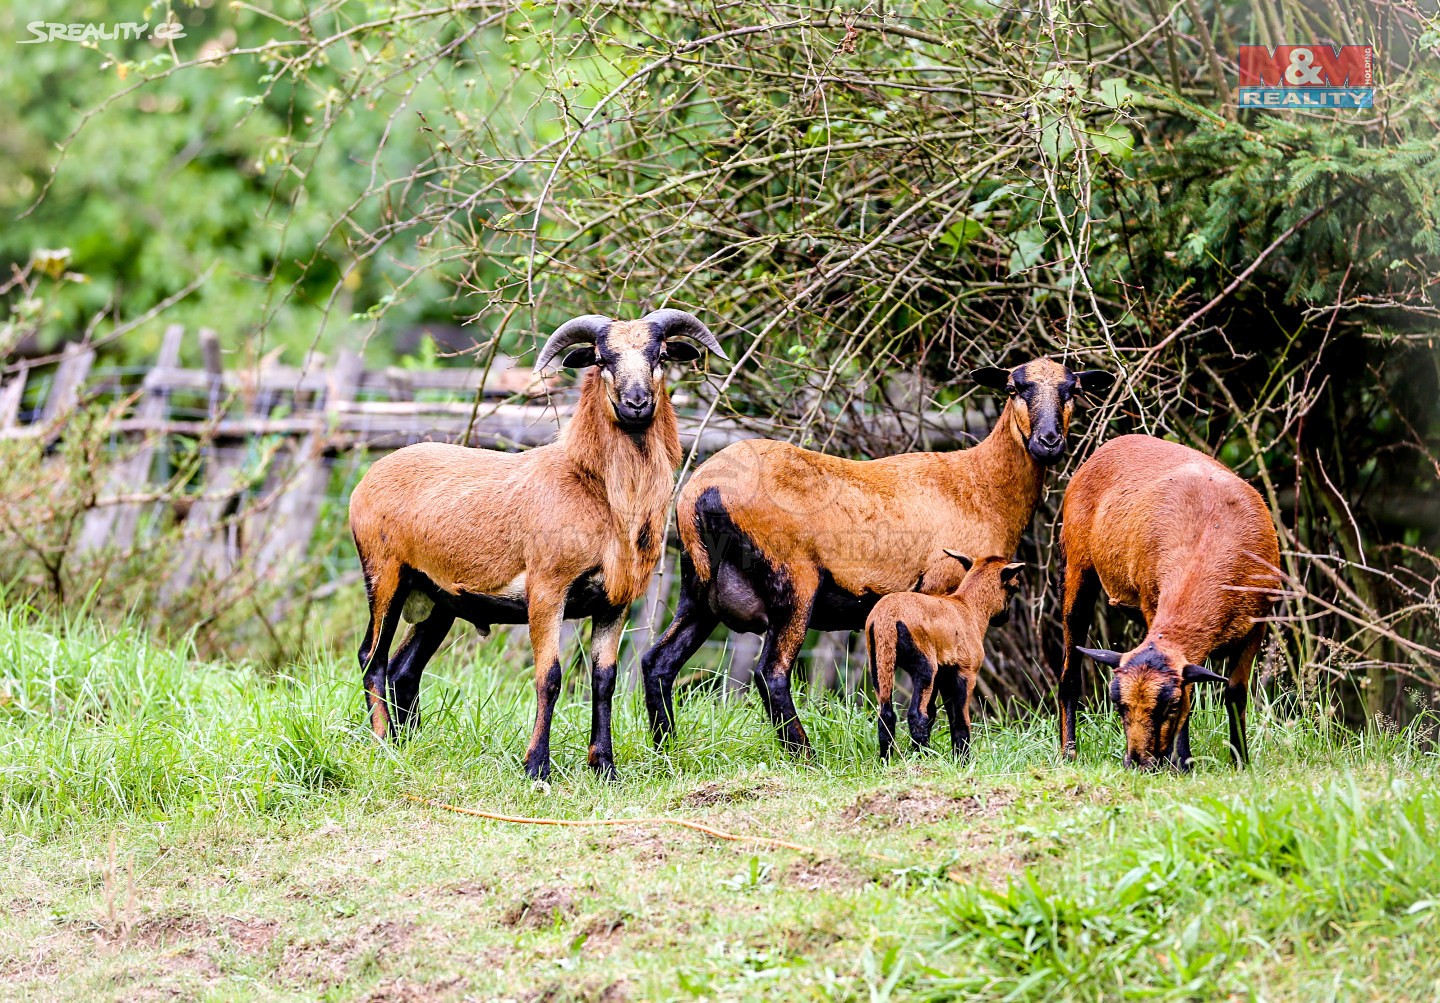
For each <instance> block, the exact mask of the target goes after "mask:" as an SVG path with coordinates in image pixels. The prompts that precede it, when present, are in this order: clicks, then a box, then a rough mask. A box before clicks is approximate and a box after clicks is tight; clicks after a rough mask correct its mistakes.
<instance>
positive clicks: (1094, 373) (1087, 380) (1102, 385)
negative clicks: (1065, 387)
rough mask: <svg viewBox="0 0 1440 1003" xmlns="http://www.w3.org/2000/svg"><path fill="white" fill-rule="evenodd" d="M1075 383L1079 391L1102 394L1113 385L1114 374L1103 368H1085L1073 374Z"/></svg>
mask: <svg viewBox="0 0 1440 1003" xmlns="http://www.w3.org/2000/svg"><path fill="white" fill-rule="evenodd" d="M1075 385H1076V386H1077V387H1079V388H1080V392H1081V393H1087V394H1103V393H1104V392H1105V391H1107V390H1109V389H1110V388H1111V387H1113V386H1114V385H1115V374H1114V373H1107V372H1106V371H1105V370H1103V369H1086V370H1084V371H1082V372H1078V373H1076V374H1075Z"/></svg>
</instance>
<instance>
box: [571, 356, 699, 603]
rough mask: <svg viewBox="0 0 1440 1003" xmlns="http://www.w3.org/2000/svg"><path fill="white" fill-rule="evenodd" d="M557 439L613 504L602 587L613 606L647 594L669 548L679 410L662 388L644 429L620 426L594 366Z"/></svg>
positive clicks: (582, 385) (592, 482) (608, 502)
mask: <svg viewBox="0 0 1440 1003" xmlns="http://www.w3.org/2000/svg"><path fill="white" fill-rule="evenodd" d="M560 441H561V443H563V444H564V447H565V455H566V457H567V458H568V459H569V461H570V463H571V464H572V465H573V466H574V467H575V469H576V470H578V471H579V472H580V474H581V475H582V477H583V478H584V479H585V480H586V481H588V482H589V483H590V484H591V485H592V488H593V490H595V491H596V492H597V493H598V494H601V495H603V496H604V498H605V501H606V504H607V505H608V507H609V509H610V514H611V527H610V528H611V539H610V540H609V541H608V542H607V544H606V547H605V556H604V560H603V562H602V571H603V573H604V576H605V590H606V592H607V593H608V594H609V597H610V601H611V602H612V603H613V604H615V605H616V606H623V605H628V604H629V603H631V602H633V601H634V600H635V599H636V598H638V597H639V596H640V595H642V594H643V593H644V592H645V589H646V587H647V586H648V585H649V583H650V575H651V574H652V573H653V572H654V570H655V562H656V561H658V560H659V559H660V552H661V550H662V549H663V548H664V545H665V513H666V509H667V508H668V507H669V504H670V494H671V492H672V490H673V489H674V487H675V471H676V470H677V469H678V468H679V466H680V458H681V451H680V431H679V427H678V425H677V424H676V421H675V409H674V408H673V407H672V406H671V404H670V398H669V396H668V395H667V394H666V393H664V392H661V393H659V394H657V395H656V398H655V416H654V418H653V419H652V420H651V422H650V426H649V427H648V428H647V429H646V430H645V431H644V432H641V433H635V434H632V433H629V432H625V431H622V430H621V429H620V428H619V427H618V426H617V425H616V424H615V422H614V419H613V417H612V416H611V412H610V407H609V405H608V404H607V403H606V400H605V387H604V386H603V385H602V384H601V381H600V373H599V370H598V369H592V370H590V372H588V373H586V374H585V379H584V381H583V382H582V383H581V387H580V400H579V402H578V403H577V404H576V405H575V413H574V416H573V417H571V419H570V423H569V424H568V425H566V426H565V429H564V430H563V431H562V432H561V433H560Z"/></svg>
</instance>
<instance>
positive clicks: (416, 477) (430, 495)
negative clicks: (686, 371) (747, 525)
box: [350, 310, 724, 778]
mask: <svg viewBox="0 0 1440 1003" xmlns="http://www.w3.org/2000/svg"><path fill="white" fill-rule="evenodd" d="M681 338H691V339H694V340H695V341H698V342H700V343H701V344H703V345H704V346H705V347H706V348H708V349H710V350H711V351H712V352H715V353H716V354H719V355H721V356H722V357H723V356H724V352H723V351H721V349H720V346H719V343H718V342H717V341H716V340H715V337H714V335H712V334H711V333H710V330H709V329H708V328H707V327H705V325H704V324H702V323H701V322H700V321H699V320H697V319H696V318H694V317H693V316H691V315H690V314H687V313H682V312H681V311H678V310H657V311H655V312H654V313H652V314H650V315H648V316H647V317H645V318H643V319H641V320H638V321H628V322H627V321H612V320H610V319H609V318H606V317H599V316H594V315H589V316H585V317H579V318H576V319H575V320H571V321H568V322H567V323H565V324H564V325H562V326H561V327H560V328H559V329H558V330H557V331H556V332H555V333H554V334H553V335H552V336H551V337H550V339H549V341H547V342H546V344H545V347H544V348H543V349H542V350H541V352H540V355H539V357H538V359H537V362H536V366H535V368H536V371H539V370H542V369H544V368H546V367H547V366H548V365H550V363H551V361H552V360H553V359H554V358H555V357H556V356H557V355H558V354H559V353H560V352H562V351H566V350H567V349H568V350H569V351H568V353H567V354H566V355H565V358H564V362H563V365H564V366H566V367H568V368H588V369H589V371H588V372H587V373H586V374H585V377H584V380H583V382H582V384H581V390H580V399H579V402H578V403H577V404H576V406H575V412H574V415H573V416H572V417H571V419H570V421H569V423H568V424H567V425H566V426H565V428H564V430H563V431H562V432H561V433H560V436H559V438H558V440H557V441H556V442H554V443H552V444H550V445H547V446H540V447H538V448H536V449H531V450H529V451H527V452H523V453H504V452H498V451H495V450H489V449H471V448H467V447H464V446H457V445H449V444H445V443H438V442H427V443H420V444H417V445H414V446H408V447H406V448H404V449H400V450H397V451H395V452H394V453H391V454H389V455H388V456H385V457H383V458H381V459H380V460H377V461H376V462H375V465H374V466H372V467H371V468H370V470H369V471H368V472H367V473H366V474H365V476H364V478H362V479H361V481H360V483H359V484H358V485H357V486H356V488H355V491H354V494H353V495H352V496H351V499H350V528H351V531H352V532H353V533H354V536H355V546H356V549H357V550H358V551H359V553H360V563H361V566H362V568H363V571H364V575H365V587H366V591H367V594H368V596H369V601H370V626H369V629H368V630H367V631H366V634H365V640H364V643H363V644H362V645H361V647H360V665H361V669H362V671H363V672H364V687H365V693H366V698H367V701H368V703H369V714H370V725H371V728H372V730H373V731H374V732H375V734H376V735H377V736H379V737H382V738H383V737H385V736H386V735H389V734H391V733H392V732H393V731H394V730H396V729H399V728H403V727H405V726H407V725H412V724H413V723H414V722H415V720H416V718H417V715H418V708H419V689H420V676H421V673H422V672H423V671H424V669H425V665H426V663H427V662H428V661H429V660H430V658H431V657H432V656H433V655H434V654H435V651H436V650H437V649H438V648H439V646H440V643H441V642H442V641H443V640H444V638H445V635H446V633H447V632H448V631H449V630H450V627H451V625H452V624H454V622H455V619H456V617H460V618H463V619H466V620H469V621H470V622H471V623H473V624H475V625H476V626H477V627H479V628H480V630H481V632H482V633H483V632H486V631H488V629H489V627H490V625H491V624H495V623H527V624H528V625H529V628H530V644H531V647H532V649H533V651H534V655H535V691H536V696H537V701H538V705H537V708H536V715H535V729H534V733H533V735H532V737H531V739H530V744H529V747H528V749H527V750H526V754H525V770H526V772H527V773H528V774H529V775H530V776H532V777H537V778H544V777H546V776H548V775H549V772H550V721H551V716H552V714H553V712H554V708H555V701H556V698H557V696H558V695H559V692H560V648H559V639H560V624H561V621H562V620H565V619H576V618H584V617H589V618H591V620H592V625H593V631H592V647H593V652H592V655H593V658H592V683H593V688H592V711H591V727H590V749H589V761H590V765H591V766H592V767H594V768H595V769H596V770H597V771H598V772H600V773H602V774H605V775H610V774H613V772H614V769H615V764H614V753H613V749H612V745H611V737H610V704H611V698H612V695H613V693H614V688H615V660H616V655H617V652H618V649H619V644H620V636H621V632H622V629H623V627H624V622H625V613H626V611H627V610H628V608H629V606H630V604H631V603H632V602H633V601H634V600H635V599H636V598H638V597H639V596H640V595H642V594H643V593H644V591H645V589H646V586H647V585H648V583H649V579H650V575H651V574H652V572H653V571H654V569H655V564H656V562H657V561H658V560H659V557H660V551H661V548H662V547H663V545H664V527H665V512H666V507H667V506H668V504H669V501H670V494H671V491H672V489H673V486H674V483H675V470H676V468H677V467H678V466H679V464H680V457H681V451H680V438H679V434H678V430H677V427H676V422H675V411H674V409H673V408H672V407H671V405H670V399H669V396H668V392H667V390H666V387H665V384H664V375H665V366H664V364H665V362H666V361H667V360H668V361H688V360H691V359H696V358H698V357H699V355H700V352H699V350H698V349H697V348H695V347H694V346H692V345H690V344H688V343H687V342H685V341H681V340H677V339H681ZM402 615H403V616H404V618H405V619H406V620H407V621H409V622H411V623H412V624H413V625H414V626H413V627H412V629H411V631H410V633H409V635H408V636H407V637H406V638H405V640H404V641H403V642H402V643H401V645H400V648H399V650H398V651H397V652H396V653H395V655H394V657H393V658H392V657H390V656H389V650H390V643H391V640H392V638H393V636H394V633H395V629H396V627H397V625H398V622H399V620H400V618H401V617H402Z"/></svg>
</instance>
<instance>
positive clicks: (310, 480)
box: [257, 349, 365, 570]
mask: <svg viewBox="0 0 1440 1003" xmlns="http://www.w3.org/2000/svg"><path fill="white" fill-rule="evenodd" d="M364 368H365V361H364V360H363V359H362V358H361V357H360V356H359V355H358V354H356V353H355V352H352V351H350V350H349V349H341V351H340V352H339V354H338V355H337V357H336V359H335V365H334V366H333V367H332V368H331V370H330V376H329V379H328V380H327V381H326V388H325V409H324V411H319V409H317V415H318V417H317V419H316V424H315V428H314V429H313V430H311V431H310V432H309V433H307V434H306V436H305V439H304V441H303V442H302V443H301V444H300V446H299V447H298V448H297V449H296V450H295V458H294V461H293V464H294V472H293V474H287V477H289V479H290V483H289V484H288V485H286V486H285V488H284V494H282V495H281V496H280V497H279V498H278V499H277V500H276V501H275V511H274V514H273V515H272V517H271V518H270V519H268V520H266V521H267V523H268V526H269V532H268V533H267V534H266V539H264V540H262V541H261V542H260V553H259V556H258V558H257V560H258V563H259V567H260V568H261V569H262V570H268V569H270V568H272V567H274V566H275V565H277V564H279V563H280V562H281V561H284V560H288V559H289V558H290V557H292V556H295V555H298V556H302V557H303V556H304V551H305V548H306V547H307V546H309V543H310V537H311V536H312V535H313V534H314V532H315V524H316V523H317V522H318V521H319V519H320V506H321V504H322V503H323V502H324V501H325V491H326V489H327V488H328V487H329V486H330V468H329V467H327V466H326V465H325V444H326V441H327V440H328V439H329V437H330V429H329V427H328V426H329V422H330V420H332V419H338V417H339V413H340V411H339V405H340V404H341V403H342V402H344V403H349V402H350V401H351V400H353V399H354V397H355V391H356V389H357V388H358V387H359V386H360V376H361V374H362V373H363V372H364Z"/></svg>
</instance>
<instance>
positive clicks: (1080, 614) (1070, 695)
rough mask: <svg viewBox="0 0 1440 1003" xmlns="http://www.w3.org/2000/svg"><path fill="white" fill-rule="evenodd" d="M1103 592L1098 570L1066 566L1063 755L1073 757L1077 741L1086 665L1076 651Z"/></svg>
mask: <svg viewBox="0 0 1440 1003" xmlns="http://www.w3.org/2000/svg"><path fill="white" fill-rule="evenodd" d="M1099 595H1100V578H1099V576H1097V575H1096V574H1095V572H1093V571H1090V570H1088V569H1080V568H1077V567H1071V566H1069V565H1067V566H1066V568H1065V595H1064V607H1063V618H1064V624H1065V636H1064V651H1063V653H1062V655H1061V657H1062V659H1063V661H1062V662H1061V669H1060V686H1059V693H1058V698H1059V701H1060V755H1061V756H1063V757H1064V758H1066V759H1074V758H1075V755H1076V749H1077V742H1076V735H1075V711H1076V708H1077V707H1078V706H1079V704H1080V682H1081V680H1082V679H1083V678H1084V676H1083V672H1084V666H1083V664H1082V663H1081V660H1080V655H1079V653H1077V652H1076V651H1075V646H1076V645H1077V644H1083V643H1084V642H1085V635H1086V634H1088V633H1089V632H1090V625H1091V623H1092V622H1093V621H1094V619H1095V600H1096V599H1097V598H1098V597H1099Z"/></svg>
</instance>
